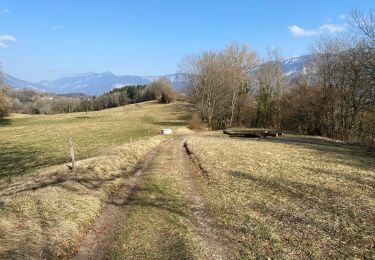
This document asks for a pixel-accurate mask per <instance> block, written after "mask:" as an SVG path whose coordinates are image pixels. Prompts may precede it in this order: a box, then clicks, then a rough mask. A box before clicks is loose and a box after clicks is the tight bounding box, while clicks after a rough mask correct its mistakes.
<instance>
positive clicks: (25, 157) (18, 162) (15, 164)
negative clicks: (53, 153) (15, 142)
mask: <svg viewBox="0 0 375 260" xmlns="http://www.w3.org/2000/svg"><path fill="white" fill-rule="evenodd" d="M0 158H1V159H0V179H2V178H5V177H11V176H15V175H21V174H24V173H25V172H27V171H28V170H30V169H37V168H39V167H42V166H46V161H47V162H48V161H49V158H43V154H42V153H41V152H39V151H36V150H27V149H21V148H16V149H7V148H6V147H5V148H4V147H2V148H1V149H0ZM41 158H43V159H41ZM54 163H55V162H54Z"/></svg>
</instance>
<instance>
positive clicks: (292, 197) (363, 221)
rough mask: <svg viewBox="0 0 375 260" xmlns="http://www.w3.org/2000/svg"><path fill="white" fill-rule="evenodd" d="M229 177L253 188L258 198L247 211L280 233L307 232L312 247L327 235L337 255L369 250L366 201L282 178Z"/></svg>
mask: <svg viewBox="0 0 375 260" xmlns="http://www.w3.org/2000/svg"><path fill="white" fill-rule="evenodd" d="M324 174H326V173H324ZM229 175H231V176H233V177H235V178H238V179H241V181H243V180H246V181H250V182H252V184H254V187H255V189H253V191H252V193H254V194H259V196H260V197H258V198H259V199H255V200H251V201H249V203H248V204H247V205H248V207H249V208H250V209H251V210H252V211H255V212H259V213H260V214H261V215H262V218H263V219H265V220H267V221H268V224H269V225H270V226H273V225H277V227H278V229H279V230H281V232H282V227H286V228H287V229H290V228H291V227H292V231H291V233H293V234H294V235H295V236H297V237H298V236H301V233H306V234H308V233H309V232H310V231H309V230H311V231H312V232H313V233H315V234H316V235H318V236H320V238H319V237H315V235H313V234H310V236H311V237H310V239H313V241H314V243H319V240H320V239H323V238H324V237H326V236H327V235H328V237H331V238H332V240H330V241H331V242H332V243H333V242H335V244H336V245H335V246H336V247H337V248H335V249H334V251H335V252H336V253H339V252H340V253H339V255H340V254H341V253H343V252H346V253H347V252H350V251H347V248H350V247H352V248H355V247H358V246H359V245H360V246H361V247H363V248H362V249H363V250H365V248H367V249H368V248H369V247H367V246H369V245H368V243H369V240H368V238H369V237H371V234H372V233H373V232H374V228H369V226H368V224H367V223H371V222H372V221H373V215H374V214H375V211H374V208H373V207H371V205H370V204H368V202H367V201H366V199H364V200H361V199H359V198H358V197H357V196H356V195H352V193H343V192H339V191H336V190H334V189H333V188H328V187H323V186H322V185H319V184H309V183H302V182H297V181H293V180H290V179H286V178H269V177H263V176H254V175H252V174H250V173H245V172H230V173H229ZM338 182H339V181H338ZM370 193H371V192H368V194H370ZM263 201H268V202H269V203H264V202H263ZM272 201H274V203H273V202H272ZM349 226H350V228H348V227H349ZM281 234H282V233H280V235H281ZM337 241H338V242H337ZM305 242H306V241H299V242H298V243H305ZM336 242H337V243H336ZM306 249H307V248H306ZM367 249H366V250H367ZM349 255H350V254H349Z"/></svg>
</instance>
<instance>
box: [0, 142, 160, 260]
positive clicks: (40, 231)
mask: <svg viewBox="0 0 375 260" xmlns="http://www.w3.org/2000/svg"><path fill="white" fill-rule="evenodd" d="M163 140H165V137H162V136H157V137H153V138H150V139H149V140H146V139H143V140H138V141H135V142H132V143H129V144H125V145H123V146H119V147H117V148H115V149H112V150H111V151H107V155H103V156H99V157H95V158H91V159H87V160H82V161H79V162H78V163H77V168H76V170H75V172H73V173H72V172H69V170H68V168H67V167H66V166H65V165H61V166H54V167H50V168H48V169H44V170H39V171H37V172H33V173H30V174H27V175H23V176H16V177H13V178H10V179H3V180H1V181H0V258H2V259H7V258H19V259H24V258H29V259H30V258H37V259H38V258H49V259H50V258H56V257H57V256H64V255H67V254H70V253H71V252H73V251H74V250H75V246H76V245H77V242H79V241H80V240H81V239H82V238H83V236H84V235H85V231H86V230H87V228H89V227H90V226H91V224H92V223H93V221H94V220H95V219H96V216H97V215H98V214H99V212H100V210H101V209H102V207H103V205H104V203H105V200H106V199H107V198H108V196H109V194H110V193H111V192H113V191H115V190H116V189H117V188H118V187H119V185H121V184H123V183H124V181H125V180H124V179H123V178H121V177H122V176H124V175H125V176H126V175H127V174H129V173H130V172H132V169H133V168H134V167H135V165H136V164H137V162H138V161H139V160H140V159H141V158H142V157H143V156H144V155H145V154H146V153H147V152H149V151H150V150H151V149H153V148H154V147H155V146H157V145H158V144H160V143H161V142H162V141H163Z"/></svg>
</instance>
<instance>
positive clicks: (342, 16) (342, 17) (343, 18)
mask: <svg viewBox="0 0 375 260" xmlns="http://www.w3.org/2000/svg"><path fill="white" fill-rule="evenodd" d="M346 17H347V15H346V14H340V15H339V18H340V19H341V20H345V19H346Z"/></svg>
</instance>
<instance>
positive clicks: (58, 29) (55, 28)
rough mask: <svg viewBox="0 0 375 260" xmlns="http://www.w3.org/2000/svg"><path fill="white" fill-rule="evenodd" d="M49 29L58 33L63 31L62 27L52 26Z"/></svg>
mask: <svg viewBox="0 0 375 260" xmlns="http://www.w3.org/2000/svg"><path fill="white" fill-rule="evenodd" d="M50 29H51V31H60V30H62V29H64V26H62V25H54V26H51V27H50Z"/></svg>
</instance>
